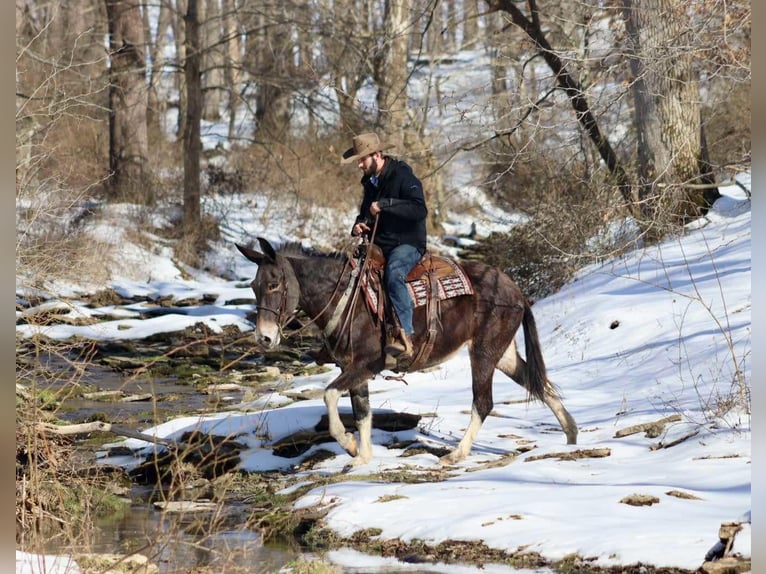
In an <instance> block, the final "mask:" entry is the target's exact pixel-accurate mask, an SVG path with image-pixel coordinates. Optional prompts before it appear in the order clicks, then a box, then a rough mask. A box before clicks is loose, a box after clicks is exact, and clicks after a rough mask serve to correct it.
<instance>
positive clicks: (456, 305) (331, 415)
mask: <svg viewBox="0 0 766 574" xmlns="http://www.w3.org/2000/svg"><path fill="white" fill-rule="evenodd" d="M258 243H259V245H260V251H257V250H256V249H253V248H252V247H247V246H243V245H237V248H238V249H239V251H240V252H241V253H242V254H243V255H244V256H245V257H247V258H248V259H249V260H250V261H253V262H255V263H257V264H258V271H257V273H256V276H255V279H253V281H252V282H251V287H252V289H253V293H254V294H255V298H256V301H257V311H258V312H257V314H256V320H255V335H256V340H257V341H258V342H259V343H261V344H265V345H267V346H269V347H272V348H273V347H276V346H277V345H279V342H280V340H281V337H282V330H283V327H285V326H286V325H287V324H288V323H289V322H291V321H292V319H293V318H294V316H295V314H296V312H297V311H298V310H303V311H304V312H305V313H306V315H307V316H308V317H309V318H310V320H311V321H312V322H313V323H314V324H315V325H316V326H317V327H318V328H319V329H320V331H321V333H322V337H323V339H324V341H325V348H326V349H328V350H329V351H330V352H331V353H332V359H333V361H334V362H335V364H337V365H338V366H339V367H340V374H339V375H338V376H337V377H336V378H335V379H334V380H333V381H332V382H331V383H330V384H329V385H328V386H327V388H326V389H325V393H324V401H325V405H326V406H327V414H328V420H329V427H330V428H329V430H330V434H331V435H332V437H333V438H334V439H335V440H337V441H338V443H339V444H340V445H341V446H342V447H343V448H344V449H345V450H346V452H348V453H349V454H350V455H351V456H353V457H354V461H353V463H354V464H364V463H367V462H369V461H370V459H371V458H372V437H371V431H372V412H371V410H370V398H369V387H368V384H369V381H371V380H372V379H373V378H374V377H375V376H376V375H377V374H378V373H380V372H381V371H383V370H384V369H386V368H387V360H386V359H387V357H386V351H385V348H386V344H387V341H386V338H385V337H382V336H381V328H380V320H379V317H378V315H377V314H376V313H374V312H373V311H372V310H371V308H370V306H369V305H368V303H367V301H366V300H365V297H361V296H357V294H358V293H359V292H360V289H359V285H360V284H361V277H363V274H360V273H359V267H358V266H355V265H354V261H355V260H354V259H353V258H351V257H348V256H347V255H344V254H321V253H312V252H309V251H307V250H305V249H303V248H301V247H299V246H295V245H288V246H283V247H282V248H280V249H279V250H277V249H275V248H274V247H273V246H272V245H271V244H270V243H269V242H268V241H267V240H266V239H263V238H260V237H259V238H258ZM460 267H461V268H462V271H463V272H464V273H465V276H466V278H467V281H468V282H469V283H470V285H471V290H470V292H468V291H467V292H466V293H465V294H459V295H457V296H451V297H447V298H444V299H441V298H440V300H439V304H438V305H435V306H431V307H430V311H428V309H429V307H428V306H427V305H419V306H417V307H416V308H415V310H414V312H413V317H412V321H413V327H414V330H413V341H412V344H413V346H414V347H415V348H417V349H420V350H421V351H422V349H424V348H427V349H428V352H427V353H422V352H420V353H418V354H417V357H416V358H415V364H414V365H413V368H416V369H425V368H428V367H432V366H435V365H438V364H440V363H442V362H444V361H445V360H446V359H448V358H449V357H451V356H452V355H454V354H455V353H456V352H457V351H458V350H459V349H460V348H461V347H462V346H463V345H467V346H468V354H469V357H470V360H471V379H472V381H471V389H472V394H473V401H472V408H471V420H470V423H469V424H468V426H467V428H466V430H465V434H464V435H463V438H462V439H461V440H460V443H459V444H458V445H457V447H456V448H455V449H454V450H453V451H452V452H451V453H449V454H448V455H446V456H444V457H442V463H454V462H458V461H460V460H462V459H464V458H465V457H466V456H467V455H468V454H469V452H470V450H471V445H472V444H473V441H474V439H475V438H476V435H477V434H478V432H479V429H480V428H481V426H482V423H483V422H484V420H485V419H486V417H487V416H488V415H489V413H490V412H491V410H492V408H493V398H492V383H493V378H494V371H495V369H499V370H500V371H501V372H503V373H504V374H506V375H507V376H508V377H510V378H511V379H512V380H513V381H515V382H516V383H518V384H519V385H521V386H523V387H524V388H525V389H526V390H527V391H528V393H529V396H530V397H532V398H535V399H538V400H541V401H543V402H544V403H545V404H546V405H547V406H548V408H550V409H551V411H552V412H553V414H554V415H555V417H556V419H557V420H558V422H559V424H560V425H561V428H562V430H563V431H564V433H565V435H566V441H567V443H569V444H575V443H576V441H577V424H576V423H575V421H574V419H573V418H572V416H571V415H570V414H569V412H567V410H566V409H565V408H564V405H563V404H562V402H561V399H560V398H559V396H558V392H557V390H556V388H555V387H554V386H553V384H552V383H551V382H550V381H549V380H548V376H547V373H546V369H545V363H544V361H543V356H542V351H541V349H540V342H539V339H538V335H537V328H536V326H535V320H534V317H533V315H532V310H531V308H530V306H529V304H528V302H527V301H526V298H525V297H524V296H523V295H522V293H521V291H520V290H519V288H518V286H517V285H516V284H515V283H514V282H513V281H512V280H511V278H510V277H508V275H506V274H505V273H503V272H502V271H500V270H499V269H497V268H495V267H491V266H489V265H487V264H485V263H482V262H479V261H466V262H464V263H462V264H461V266H460ZM433 285H435V284H433ZM408 296H409V294H408ZM433 313H436V314H437V315H438V316H437V320H433ZM429 315H430V316H429ZM520 327H521V328H523V332H524V348H525V355H526V356H525V358H522V357H521V356H520V355H519V353H518V351H517V349H516V342H515V335H516V332H517V331H518V329H519V328H520ZM345 392H348V394H349V396H350V398H351V408H352V411H353V415H354V421H355V424H356V428H357V430H358V431H359V438H358V440H357V438H356V437H355V436H354V434H352V433H351V432H347V430H346V428H345V427H344V425H343V422H342V421H341V418H340V414H339V411H338V401H339V399H340V397H341V395H342V394H343V393H345Z"/></svg>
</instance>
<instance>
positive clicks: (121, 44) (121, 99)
mask: <svg viewBox="0 0 766 574" xmlns="http://www.w3.org/2000/svg"><path fill="white" fill-rule="evenodd" d="M106 10H107V19H108V26H109V53H110V56H111V65H110V70H109V71H110V78H111V82H110V88H109V103H110V105H109V108H110V121H109V135H110V137H109V170H110V173H111V180H110V184H111V185H110V188H111V193H112V195H113V196H114V197H118V198H126V199H135V200H138V201H140V202H142V203H145V202H149V201H150V200H151V195H150V194H151V187H150V185H149V177H148V175H149V174H148V163H149V160H148V158H149V140H148V134H147V125H146V113H147V104H148V100H147V88H146V81H145V79H144V77H145V73H146V60H145V57H144V52H143V50H144V28H143V22H142V19H141V9H140V5H139V4H138V2H137V1H126V0H106Z"/></svg>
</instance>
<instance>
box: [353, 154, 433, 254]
mask: <svg viewBox="0 0 766 574" xmlns="http://www.w3.org/2000/svg"><path fill="white" fill-rule="evenodd" d="M385 158H386V165H385V166H384V167H383V171H382V172H381V174H380V178H379V180H378V186H377V187H375V185H373V183H372V182H371V181H370V177H369V176H366V175H365V176H364V177H363V178H362V186H363V187H364V197H363V198H362V205H361V206H360V208H359V215H358V216H357V218H356V220H355V221H354V225H356V224H357V223H361V222H364V223H367V224H368V225H369V226H370V229H372V228H373V226H374V222H375V218H374V217H372V216H371V215H370V205H371V204H372V202H373V201H377V202H378V204H379V205H380V215H379V221H378V229H377V231H376V232H375V241H374V242H375V243H376V244H377V245H379V246H380V248H381V249H382V250H383V254H384V255H386V256H388V254H389V253H390V251H391V250H392V249H393V248H394V247H396V246H397V245H401V244H409V245H413V246H415V247H416V248H417V249H418V251H420V253H421V254H423V253H425V251H426V215H427V214H428V209H427V208H426V200H425V197H424V195H423V186H422V184H421V183H420V180H419V179H418V178H417V177H415V174H414V173H412V168H411V167H410V166H409V165H407V163H405V162H403V161H401V160H397V159H394V158H392V157H389V156H385Z"/></svg>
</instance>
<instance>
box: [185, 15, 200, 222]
mask: <svg viewBox="0 0 766 574" xmlns="http://www.w3.org/2000/svg"><path fill="white" fill-rule="evenodd" d="M197 2H198V0H188V1H187V8H186V14H185V16H184V22H185V25H186V26H185V28H186V35H185V38H186V42H185V44H186V50H185V53H186V58H185V60H184V78H185V84H186V120H185V122H184V132H183V147H184V216H183V228H184V234H185V235H193V234H195V233H196V231H197V230H199V224H200V219H201V212H200V157H201V155H202V141H201V134H200V122H201V120H202V77H201V76H202V74H201V71H200V67H201V57H202V55H201V51H200V30H199V29H200V22H199V10H198V4H197Z"/></svg>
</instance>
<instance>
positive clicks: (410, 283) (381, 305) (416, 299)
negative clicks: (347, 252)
mask: <svg viewBox="0 0 766 574" xmlns="http://www.w3.org/2000/svg"><path fill="white" fill-rule="evenodd" d="M365 257H366V259H367V261H366V263H367V266H366V272H365V273H363V275H362V276H361V278H360V279H361V286H362V292H363V293H364V297H365V301H366V302H367V305H368V306H369V308H370V311H371V312H372V313H373V315H374V316H375V317H377V318H378V320H379V321H380V322H381V324H383V325H387V326H388V327H389V328H390V330H391V331H395V330H397V329H398V326H397V325H396V323H397V321H396V319H395V317H396V314H395V313H391V311H390V309H389V307H390V305H389V304H388V302H387V301H388V297H387V295H386V292H385V289H384V287H383V271H384V269H385V266H386V258H385V256H384V255H383V252H382V251H381V250H380V247H378V246H377V245H375V244H371V245H368V246H367V252H366V255H365ZM407 288H408V291H409V293H410V297H411V298H412V302H413V307H415V308H417V307H422V306H425V307H426V327H427V330H426V337H425V341H424V343H423V344H422V345H421V346H420V348H419V350H418V351H417V352H416V354H415V357H414V359H413V361H412V363H411V364H412V365H415V364H423V363H425V362H426V360H427V359H428V356H429V355H430V353H431V349H432V348H433V344H434V341H435V339H436V325H437V323H438V320H439V305H438V302H439V301H443V300H445V299H450V298H452V297H458V296H460V295H473V293H474V290H473V285H472V284H471V280H470V278H469V277H468V275H467V274H466V273H465V271H464V270H463V268H462V267H461V266H460V264H459V263H457V262H456V261H454V260H452V259H449V258H447V257H443V256H441V255H434V254H432V253H430V252H426V253H425V254H424V255H423V257H421V259H420V261H419V262H418V263H417V264H416V265H415V267H413V268H412V270H410V272H409V273H408V274H407ZM387 316H389V317H390V320H389V321H386V317H387ZM389 335H390V333H389Z"/></svg>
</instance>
